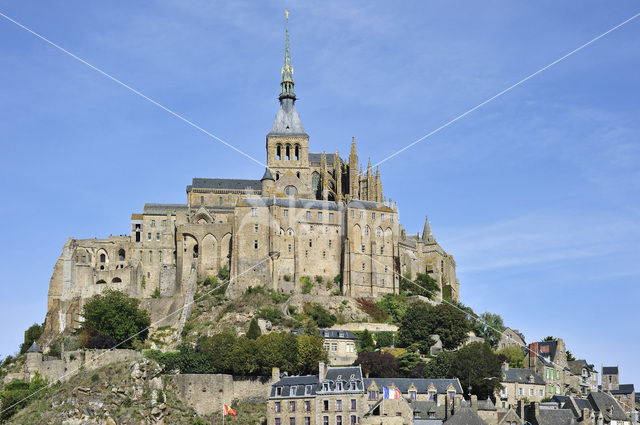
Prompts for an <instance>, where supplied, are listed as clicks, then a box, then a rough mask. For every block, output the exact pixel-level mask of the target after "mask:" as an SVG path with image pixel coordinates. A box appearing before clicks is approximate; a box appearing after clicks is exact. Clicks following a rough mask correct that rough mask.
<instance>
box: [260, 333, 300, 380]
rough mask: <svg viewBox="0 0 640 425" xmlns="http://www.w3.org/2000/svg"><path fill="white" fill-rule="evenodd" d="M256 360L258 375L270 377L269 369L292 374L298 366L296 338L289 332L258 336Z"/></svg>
mask: <svg viewBox="0 0 640 425" xmlns="http://www.w3.org/2000/svg"><path fill="white" fill-rule="evenodd" d="M256 342H257V344H258V350H257V360H258V367H259V369H260V373H261V374H262V375H265V376H268V375H271V368H273V367H278V368H280V370H281V371H283V372H289V373H292V372H293V371H295V370H296V368H297V365H298V346H297V340H296V336H295V335H294V334H292V333H291V332H281V333H277V332H271V333H268V334H265V335H260V336H259V337H258V339H257V340H256Z"/></svg>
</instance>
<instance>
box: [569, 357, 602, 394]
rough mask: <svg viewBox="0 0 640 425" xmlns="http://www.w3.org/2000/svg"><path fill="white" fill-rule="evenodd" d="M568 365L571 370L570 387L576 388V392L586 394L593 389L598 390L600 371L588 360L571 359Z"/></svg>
mask: <svg viewBox="0 0 640 425" xmlns="http://www.w3.org/2000/svg"><path fill="white" fill-rule="evenodd" d="M567 366H568V367H569V370H570V371H571V375H569V378H568V379H569V387H570V388H573V389H575V392H576V394H580V395H583V396H586V395H587V394H589V393H590V392H591V391H598V371H597V370H596V369H595V367H594V366H593V365H592V364H589V363H587V361H586V360H570V361H568V362H567Z"/></svg>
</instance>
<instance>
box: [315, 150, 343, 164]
mask: <svg viewBox="0 0 640 425" xmlns="http://www.w3.org/2000/svg"><path fill="white" fill-rule="evenodd" d="M325 155H326V157H327V165H333V163H334V162H335V160H336V154H335V153H325ZM340 160H341V161H342V162H344V160H342V159H340ZM309 162H318V163H320V162H322V154H321V153H311V152H309Z"/></svg>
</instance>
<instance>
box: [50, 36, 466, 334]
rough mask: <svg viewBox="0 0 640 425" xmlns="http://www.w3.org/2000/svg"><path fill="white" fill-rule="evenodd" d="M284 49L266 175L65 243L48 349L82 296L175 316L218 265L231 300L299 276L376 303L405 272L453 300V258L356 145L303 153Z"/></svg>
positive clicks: (205, 184)
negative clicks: (129, 300) (412, 217)
mask: <svg viewBox="0 0 640 425" xmlns="http://www.w3.org/2000/svg"><path fill="white" fill-rule="evenodd" d="M286 52H287V54H286V60H285V62H286V63H285V66H284V67H283V74H282V82H281V94H280V97H279V101H280V108H279V110H278V113H277V115H276V118H275V120H274V123H273V127H272V128H271V131H269V133H268V134H267V136H266V165H267V169H266V170H265V173H264V175H263V177H262V178H261V179H244V180H243V179H215V178H194V179H193V181H192V184H190V185H189V186H187V188H186V195H187V196H186V202H185V203H184V204H145V205H144V207H143V209H142V212H141V213H134V214H132V215H131V231H130V233H129V235H126V236H112V237H109V238H107V239H70V240H69V241H68V242H67V243H66V244H65V245H64V247H63V250H62V255H61V257H60V258H59V260H58V262H57V263H56V265H55V267H54V272H53V276H52V278H51V283H50V288H49V296H48V313H47V320H46V322H47V323H46V330H45V334H44V336H43V338H42V339H41V342H42V343H43V344H44V345H45V346H46V345H48V344H49V343H50V342H51V341H52V340H54V339H55V338H56V337H57V336H58V335H60V334H62V333H65V332H70V331H71V330H72V329H74V328H76V327H77V326H78V324H79V322H80V321H81V320H82V318H81V317H80V312H81V309H82V306H83V305H84V303H85V302H86V300H87V299H88V298H90V297H91V296H93V295H95V294H99V293H101V292H102V291H104V289H106V288H113V289H118V290H122V291H124V292H126V293H127V294H129V295H130V296H133V297H137V298H140V299H150V298H151V296H152V295H154V294H155V295H158V293H159V294H160V295H161V296H162V297H169V298H171V299H173V300H174V301H175V303H174V304H175V305H173V306H172V308H174V309H177V308H180V307H182V306H183V305H184V304H185V302H187V303H188V301H190V296H191V294H190V291H192V289H193V286H194V285H193V284H192V283H191V282H195V281H196V280H204V279H205V278H207V277H208V276H215V275H216V274H217V273H218V271H219V270H220V269H221V268H224V267H228V268H229V270H230V277H231V282H232V283H231V284H230V285H229V287H228V294H227V295H229V296H234V295H237V294H240V293H242V292H244V290H245V289H246V288H247V287H249V286H258V285H260V286H265V287H267V288H270V289H273V290H275V291H280V292H285V293H299V292H301V291H302V289H303V286H304V281H305V280H306V279H305V278H306V277H309V278H311V279H312V280H315V278H316V277H317V278H318V279H322V280H324V281H327V280H330V281H333V280H334V278H336V277H337V276H339V280H340V290H341V292H342V294H343V295H346V296H351V297H379V296H382V295H384V294H389V293H397V292H398V290H399V276H400V275H401V274H402V275H410V276H411V277H412V278H413V277H415V276H416V273H429V274H430V275H431V276H432V277H433V278H434V279H435V280H436V281H437V282H438V284H439V285H440V286H441V288H442V291H443V293H444V294H446V295H450V296H451V297H452V298H453V299H456V300H457V299H459V283H458V280H457V278H456V273H455V261H454V260H453V257H452V256H451V255H449V254H447V253H446V252H445V251H444V250H443V249H442V248H441V247H440V246H439V245H438V243H437V242H436V240H435V238H434V237H433V234H432V233H431V229H430V226H429V223H428V221H427V222H426V223H425V226H424V229H423V232H422V235H420V234H419V233H418V234H417V235H407V234H406V231H405V230H404V229H403V228H402V226H401V225H400V223H399V219H398V207H397V205H395V204H394V203H393V202H392V201H391V199H388V198H386V197H385V196H384V193H383V190H382V177H381V175H380V172H379V170H377V169H376V170H374V169H373V168H372V167H371V164H370V162H369V165H368V166H367V167H366V169H365V170H364V171H363V170H362V168H361V161H360V160H359V158H358V155H357V151H356V143H355V139H352V141H351V150H350V153H349V156H348V159H342V158H341V157H340V155H339V153H338V152H337V151H336V153H335V154H325V153H313V152H311V151H310V146H309V135H308V134H307V133H306V132H305V130H304V127H303V126H302V122H301V120H300V117H299V115H298V113H297V111H296V109H295V101H296V96H295V93H294V90H293V89H294V83H293V68H292V66H291V62H290V57H289V54H288V52H289V47H288V36H287V44H286ZM190 288H191V289H190ZM155 298H157V297H155ZM155 298H154V299H155ZM166 307H167V306H166V305H164V306H163V308H161V309H160V310H161V311H162V312H165V311H166V310H167V309H166ZM174 311H175V310H174ZM178 317H179V315H173V319H172V320H173V321H172V322H171V323H168V325H174V324H175V322H176V321H178V320H179V319H178ZM180 320H181V319H180Z"/></svg>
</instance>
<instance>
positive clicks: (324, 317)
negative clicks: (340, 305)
mask: <svg viewBox="0 0 640 425" xmlns="http://www.w3.org/2000/svg"><path fill="white" fill-rule="evenodd" d="M304 312H305V314H308V315H309V316H311V318H312V319H313V320H314V322H316V324H317V325H318V326H319V327H321V328H330V327H331V326H333V325H335V323H336V321H337V320H338V319H337V318H336V316H335V315H333V314H330V313H329V312H328V311H327V310H326V309H325V308H324V307H323V306H322V305H321V304H319V303H313V304H308V303H307V304H305V305H304Z"/></svg>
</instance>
